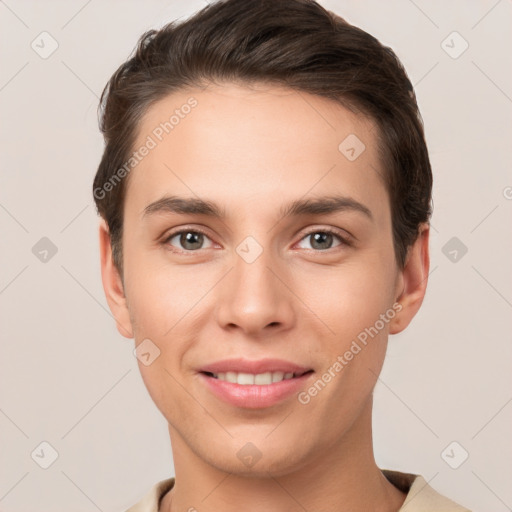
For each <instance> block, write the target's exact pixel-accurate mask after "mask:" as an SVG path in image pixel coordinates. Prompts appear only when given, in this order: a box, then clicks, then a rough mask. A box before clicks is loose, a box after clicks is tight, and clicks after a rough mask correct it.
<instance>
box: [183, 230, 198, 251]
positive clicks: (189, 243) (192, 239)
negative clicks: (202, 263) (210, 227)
mask: <svg viewBox="0 0 512 512" xmlns="http://www.w3.org/2000/svg"><path fill="white" fill-rule="evenodd" d="M180 243H181V245H182V247H184V248H185V249H200V248H201V245H202V244H203V234H202V233H196V232H194V231H188V232H187V233H182V235H181V236H180ZM194 244H198V245H199V247H197V245H194Z"/></svg>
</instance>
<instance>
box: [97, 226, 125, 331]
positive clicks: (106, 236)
mask: <svg viewBox="0 0 512 512" xmlns="http://www.w3.org/2000/svg"><path fill="white" fill-rule="evenodd" d="M99 238H100V240H99V241H100V256H101V281H102V282H103V290H104V291H105V297H106V299H107V302H108V307H109V308H110V311H112V315H113V316H114V318H115V320H116V325H117V330H118V331H119V333H120V334H121V335H122V336H124V337H125V338H133V328H132V324H131V320H130V315H129V312H128V306H127V302H126V297H125V294H124V286H123V282H122V280H121V276H120V275H119V271H118V270H117V268H116V266H115V265H114V261H113V259H112V246H111V244H110V233H109V230H108V226H107V223H106V222H105V220H104V219H101V220H100V226H99Z"/></svg>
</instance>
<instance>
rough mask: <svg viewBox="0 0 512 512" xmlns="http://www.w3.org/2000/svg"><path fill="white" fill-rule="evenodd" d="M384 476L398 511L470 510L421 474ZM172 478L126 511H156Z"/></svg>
mask: <svg viewBox="0 0 512 512" xmlns="http://www.w3.org/2000/svg"><path fill="white" fill-rule="evenodd" d="M381 471H382V473H383V474H384V476H385V477H386V478H387V479H388V480H389V481H390V482H391V483H392V484H393V485H394V486H395V487H397V488H398V489H400V490H401V491H402V492H405V493H407V497H406V498H405V501H404V503H403V505H402V506H401V507H400V510H399V512H471V511H470V510H469V509H467V508H464V507H462V506H460V505H458V504H457V503H455V502H454V501H452V500H450V499H448V498H446V497H444V496H442V495H441V494H439V493H438V492H436V491H435V490H434V489H433V488H432V487H430V485H428V484H427V482H426V481H425V479H424V478H423V477H422V476H421V475H415V474H412V473H400V472H399V471H391V470H389V469H381ZM173 485H174V478H168V479H167V480H162V481H160V482H158V483H157V484H155V485H154V486H153V487H151V489H150V490H149V492H148V493H147V494H146V495H145V496H144V497H143V498H142V499H141V500H140V501H139V502H138V503H137V504H135V505H134V506H133V507H131V508H129V509H128V510H126V512H158V507H159V506H160V501H161V500H162V498H163V497H164V494H165V493H167V492H168V491H169V490H171V489H172V486H173Z"/></svg>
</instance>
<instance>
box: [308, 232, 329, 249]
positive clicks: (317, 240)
mask: <svg viewBox="0 0 512 512" xmlns="http://www.w3.org/2000/svg"><path fill="white" fill-rule="evenodd" d="M310 237H312V240H313V242H312V243H311V247H313V249H329V248H330V246H331V245H332V235H331V234H330V233H324V232H318V233H313V234H311V235H310ZM326 240H327V242H328V243H327V244H326ZM315 244H319V245H320V247H319V246H318V245H317V246H316V247H315ZM322 244H326V245H327V247H325V246H324V245H322Z"/></svg>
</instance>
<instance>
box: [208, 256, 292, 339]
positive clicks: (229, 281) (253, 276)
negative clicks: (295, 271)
mask: <svg viewBox="0 0 512 512" xmlns="http://www.w3.org/2000/svg"><path fill="white" fill-rule="evenodd" d="M287 273H288V272H286V270H285V269H284V268H283V266H280V265H279V264H278V262H276V261H275V259H274V260H273V258H272V255H271V254H270V251H267V250H263V252H262V253H261V255H260V256H259V257H258V258H257V259H256V260H255V261H252V262H250V263H249V262H248V261H246V260H244V258H242V257H240V256H239V255H238V254H237V253H234V264H233V268H232V269H231V271H230V272H229V273H228V275H227V276H226V277H225V278H224V279H223V280H222V281H221V283H219V285H220V286H219V289H218V290H217V292H218V296H217V299H218V302H217V304H218V305H217V308H216V316H217V321H218V323H219V325H220V326H221V327H222V328H223V329H228V330H234V329H240V330H241V331H242V332H244V333H245V334H246V335H251V336H264V335H265V334H267V333H273V334H275V333H277V332H279V331H282V330H287V329H289V328H290V327H291V326H292V325H293V323H294V321H295V318H296V314H295V310H294V306H295V307H296V305H294V304H293V297H294V296H293V293H292V292H291V291H290V289H289V288H288V287H287V286H286V282H287V281H289V278H288V279H287Z"/></svg>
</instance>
